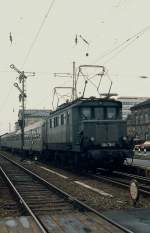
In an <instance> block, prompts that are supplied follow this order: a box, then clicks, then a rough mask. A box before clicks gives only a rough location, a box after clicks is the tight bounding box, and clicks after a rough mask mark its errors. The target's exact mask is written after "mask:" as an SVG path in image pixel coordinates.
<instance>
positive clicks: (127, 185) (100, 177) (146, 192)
mask: <svg viewBox="0 0 150 233" xmlns="http://www.w3.org/2000/svg"><path fill="white" fill-rule="evenodd" d="M88 176H89V177H91V178H94V179H97V180H100V181H106V182H109V183H112V184H115V185H118V186H122V187H124V188H129V187H130V184H128V183H127V182H124V181H117V180H115V179H113V178H112V177H105V176H99V175H88ZM145 189H146V188H145ZM139 191H140V193H143V194H145V195H150V191H146V190H144V189H142V187H141V188H139Z"/></svg>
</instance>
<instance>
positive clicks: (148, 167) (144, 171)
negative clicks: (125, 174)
mask: <svg viewBox="0 0 150 233" xmlns="http://www.w3.org/2000/svg"><path fill="white" fill-rule="evenodd" d="M146 156H147V155H146ZM146 156H144V157H143V159H137V158H136V159H133V161H132V160H131V159H127V161H125V163H124V164H125V165H126V166H127V168H129V169H132V168H133V169H134V170H136V171H137V174H138V175H144V176H147V177H150V156H149V157H148V159H147V158H146Z"/></svg>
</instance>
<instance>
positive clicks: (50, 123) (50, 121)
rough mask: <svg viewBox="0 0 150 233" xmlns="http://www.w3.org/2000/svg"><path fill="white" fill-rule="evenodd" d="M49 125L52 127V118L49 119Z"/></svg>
mask: <svg viewBox="0 0 150 233" xmlns="http://www.w3.org/2000/svg"><path fill="white" fill-rule="evenodd" d="M49 127H50V128H52V119H50V120H49Z"/></svg>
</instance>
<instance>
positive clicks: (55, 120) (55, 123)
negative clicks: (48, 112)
mask: <svg viewBox="0 0 150 233" xmlns="http://www.w3.org/2000/svg"><path fill="white" fill-rule="evenodd" d="M57 126H58V117H54V127H57Z"/></svg>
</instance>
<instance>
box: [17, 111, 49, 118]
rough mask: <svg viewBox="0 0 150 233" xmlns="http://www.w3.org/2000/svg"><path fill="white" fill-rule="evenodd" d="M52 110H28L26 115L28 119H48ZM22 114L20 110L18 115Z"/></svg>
mask: <svg viewBox="0 0 150 233" xmlns="http://www.w3.org/2000/svg"><path fill="white" fill-rule="evenodd" d="M50 112H51V110H48V109H26V110H25V111H24V114H25V116H26V117H34V116H35V117H47V116H49V114H50ZM21 114H22V109H21V110H19V113H18V115H21Z"/></svg>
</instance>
